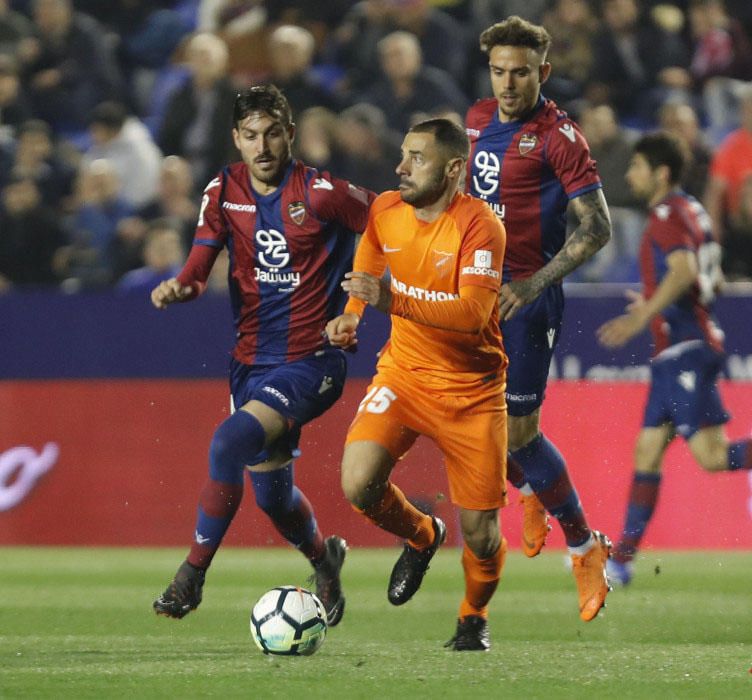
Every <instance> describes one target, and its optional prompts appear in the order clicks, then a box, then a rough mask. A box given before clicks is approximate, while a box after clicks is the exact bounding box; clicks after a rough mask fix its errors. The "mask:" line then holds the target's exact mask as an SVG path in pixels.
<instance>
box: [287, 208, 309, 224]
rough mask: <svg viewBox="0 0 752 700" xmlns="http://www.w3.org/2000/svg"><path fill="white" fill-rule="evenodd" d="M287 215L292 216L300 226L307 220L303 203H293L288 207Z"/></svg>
mask: <svg viewBox="0 0 752 700" xmlns="http://www.w3.org/2000/svg"><path fill="white" fill-rule="evenodd" d="M287 213H288V214H289V215H290V218H291V219H292V220H293V221H294V222H295V223H296V224H297V225H298V226H300V224H302V223H303V220H304V219H305V214H306V211H305V204H303V202H291V203H290V204H288V205H287Z"/></svg>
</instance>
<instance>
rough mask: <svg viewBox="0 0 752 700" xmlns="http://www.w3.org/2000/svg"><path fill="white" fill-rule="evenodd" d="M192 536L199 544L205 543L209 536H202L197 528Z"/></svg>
mask: <svg viewBox="0 0 752 700" xmlns="http://www.w3.org/2000/svg"><path fill="white" fill-rule="evenodd" d="M194 537H195V538H196V542H198V543H199V544H206V543H207V542H208V541H209V539H210V538H208V537H204V536H203V535H202V534H201V533H199V531H198V530H196V532H195V533H194Z"/></svg>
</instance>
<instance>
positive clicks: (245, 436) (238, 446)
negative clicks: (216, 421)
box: [209, 411, 265, 480]
mask: <svg viewBox="0 0 752 700" xmlns="http://www.w3.org/2000/svg"><path fill="white" fill-rule="evenodd" d="M264 439H265V434H264V429H263V428H262V427H261V424H260V423H259V422H258V420H257V419H256V418H254V417H253V416H251V415H250V414H248V413H245V412H243V411H238V412H237V413H234V414H233V415H231V416H230V417H229V418H227V419H225V420H224V421H222V423H220V425H219V427H218V428H217V429H216V430H215V431H214V437H213V438H212V441H211V444H210V445H209V463H210V465H211V473H212V476H213V478H215V479H219V480H229V479H223V477H226V476H228V475H229V474H230V472H231V475H232V477H233V479H234V478H235V477H236V472H237V471H238V470H241V478H242V468H243V466H244V465H246V464H250V463H252V462H253V460H254V459H255V457H256V456H257V455H258V454H259V453H260V452H261V450H262V449H263V446H264Z"/></svg>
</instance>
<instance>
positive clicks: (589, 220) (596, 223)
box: [499, 189, 611, 321]
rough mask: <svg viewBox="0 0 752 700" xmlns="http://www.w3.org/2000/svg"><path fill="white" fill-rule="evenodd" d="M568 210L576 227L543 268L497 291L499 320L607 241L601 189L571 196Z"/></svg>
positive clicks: (607, 225) (608, 221) (607, 223)
mask: <svg viewBox="0 0 752 700" xmlns="http://www.w3.org/2000/svg"><path fill="white" fill-rule="evenodd" d="M569 207H570V208H571V209H572V211H574V213H575V215H576V216H577V218H578V220H579V222H580V223H579V225H578V226H577V228H576V229H575V230H574V231H573V232H572V235H571V236H570V237H569V238H568V239H567V241H566V242H565V243H564V245H563V246H562V249H561V250H560V251H559V252H558V253H557V254H556V255H555V256H554V257H553V258H552V259H551V260H550V261H549V262H548V264H547V265H545V266H544V267H542V268H541V269H540V270H538V271H537V272H536V273H535V274H534V275H532V276H530V277H527V278H526V279H523V280H515V281H513V282H510V283H509V284H505V285H504V286H503V287H502V288H501V292H500V295H499V318H500V319H501V320H502V321H506V320H508V319H510V318H512V316H514V315H515V314H516V313H517V312H518V311H519V310H520V309H521V308H522V307H523V306H525V305H526V304H529V303H530V302H531V301H533V300H534V299H536V298H537V297H538V295H539V294H541V292H543V290H544V289H546V288H547V287H550V286H551V285H552V284H556V283H557V282H559V281H561V280H563V279H564V278H565V277H566V276H567V275H568V274H569V273H570V272H572V270H575V269H577V268H578V267H579V266H580V265H582V264H583V263H584V262H586V261H588V260H589V259H590V258H592V257H593V255H595V254H596V253H597V252H598V251H599V250H600V249H601V248H603V246H604V245H606V243H608V241H609V239H610V238H611V217H610V216H609V213H608V205H607V204H606V198H605V197H604V196H603V191H602V190H600V189H597V190H592V191H591V192H586V193H585V194H583V195H580V196H579V197H575V198H574V199H573V200H571V201H570V202H569Z"/></svg>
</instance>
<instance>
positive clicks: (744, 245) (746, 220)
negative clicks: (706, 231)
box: [722, 175, 752, 281]
mask: <svg viewBox="0 0 752 700" xmlns="http://www.w3.org/2000/svg"><path fill="white" fill-rule="evenodd" d="M722 264H723V271H724V273H725V274H726V277H727V279H729V280H730V281H735V280H752V175H747V177H746V178H744V181H743V182H742V184H741V187H740V189H739V207H738V208H737V210H736V213H735V214H733V215H732V216H731V217H729V224H728V228H727V230H726V233H725V235H724V238H723V263H722Z"/></svg>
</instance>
